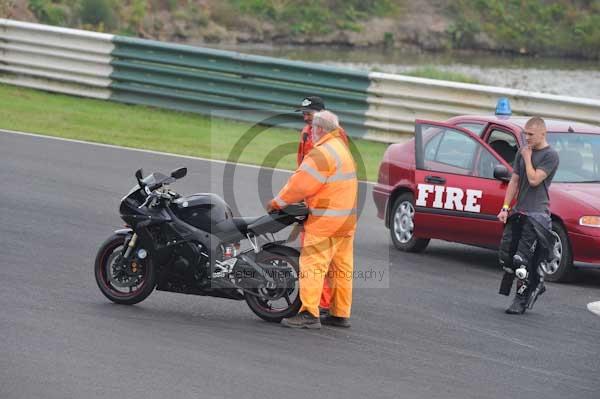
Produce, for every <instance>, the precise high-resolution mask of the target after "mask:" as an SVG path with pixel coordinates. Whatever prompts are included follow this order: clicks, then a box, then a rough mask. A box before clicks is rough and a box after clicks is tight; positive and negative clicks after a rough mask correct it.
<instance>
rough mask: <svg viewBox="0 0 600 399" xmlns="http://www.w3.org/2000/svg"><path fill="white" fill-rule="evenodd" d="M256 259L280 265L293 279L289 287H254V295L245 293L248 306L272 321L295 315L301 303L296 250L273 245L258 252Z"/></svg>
mask: <svg viewBox="0 0 600 399" xmlns="http://www.w3.org/2000/svg"><path fill="white" fill-rule="evenodd" d="M256 261H257V262H258V263H270V264H274V265H275V264H276V265H281V267H282V271H284V272H286V273H287V272H289V273H291V275H292V276H293V279H295V281H294V283H293V284H291V285H290V286H289V287H283V286H279V287H276V288H275V289H272V290H268V289H266V288H261V289H256V290H252V292H253V294H254V295H253V294H250V293H246V294H245V298H246V303H247V304H248V307H250V309H251V310H252V311H253V312H254V314H256V315H257V316H258V317H260V318H261V319H263V320H265V321H268V322H272V323H279V322H280V321H281V320H282V319H284V318H288V317H292V316H294V315H296V314H297V313H298V310H300V306H301V305H302V303H301V301H300V284H299V280H298V276H299V269H300V266H299V263H300V262H299V253H298V251H296V250H294V249H292V248H289V247H285V246H273V247H270V248H268V249H266V250H264V251H263V252H261V253H260V254H258V256H257V259H256ZM282 294H283V295H282ZM277 297H278V298H277ZM286 297H287V298H286ZM269 298H277V299H276V300H273V299H269Z"/></svg>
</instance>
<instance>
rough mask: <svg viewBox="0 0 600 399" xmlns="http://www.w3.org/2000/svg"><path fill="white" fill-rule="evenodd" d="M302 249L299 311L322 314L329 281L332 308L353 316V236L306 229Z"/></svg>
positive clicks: (314, 314) (331, 309)
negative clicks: (320, 312) (309, 232)
mask: <svg viewBox="0 0 600 399" xmlns="http://www.w3.org/2000/svg"><path fill="white" fill-rule="evenodd" d="M303 241H304V242H303V245H302V250H301V252H300V300H301V301H302V307H301V308H300V311H301V312H303V311H307V312H309V313H311V314H312V315H313V316H316V317H319V303H320V302H321V300H322V295H323V290H324V289H323V284H324V281H326V278H327V280H328V282H329V284H330V285H329V287H328V288H329V290H330V292H331V293H330V307H329V312H330V314H332V315H333V316H337V317H350V310H351V307H352V272H353V269H354V256H353V244H354V237H353V236H349V237H319V236H315V235H312V234H308V233H305V234H304V240H303Z"/></svg>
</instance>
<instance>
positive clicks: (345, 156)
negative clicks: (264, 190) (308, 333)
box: [267, 111, 358, 328]
mask: <svg viewBox="0 0 600 399" xmlns="http://www.w3.org/2000/svg"><path fill="white" fill-rule="evenodd" d="M312 138H313V142H314V147H313V149H312V150H311V151H310V153H308V154H307V155H306V156H305V157H304V159H303V161H302V163H301V164H300V167H299V168H298V169H297V170H296V172H295V173H294V174H293V175H292V177H290V179H289V180H288V182H287V183H286V185H285V186H284V187H283V188H282V189H281V191H280V192H279V194H278V195H277V196H276V197H275V198H274V199H273V200H271V201H270V202H269V204H267V210H269V211H270V210H273V209H281V208H284V207H286V206H287V205H288V204H291V203H295V202H299V201H305V202H306V205H307V206H308V208H309V210H310V213H309V216H308V218H307V220H306V222H305V223H304V231H305V236H304V243H303V246H302V250H301V253H300V276H299V277H300V300H301V301H302V307H301V308H300V312H299V313H298V314H297V315H296V316H294V317H290V318H287V319H283V320H282V321H281V324H283V325H284V326H287V327H293V328H321V320H320V318H319V300H320V298H321V292H322V289H323V280H324V278H325V276H326V275H328V276H329V281H330V283H331V291H332V295H331V306H330V310H329V315H328V316H327V317H325V318H323V324H329V325H333V326H337V327H349V326H350V321H349V318H350V310H351V306H352V275H353V269H354V259H353V242H354V232H355V230H356V218H357V215H356V206H357V195H358V180H357V178H356V165H355V163H354V159H353V158H352V154H351V153H350V150H349V149H348V146H347V145H346V144H345V143H344V140H343V139H342V137H341V134H340V130H339V123H338V119H337V117H336V116H335V115H334V114H333V113H331V112H329V111H321V112H317V113H316V114H315V115H314V117H313V122H312Z"/></svg>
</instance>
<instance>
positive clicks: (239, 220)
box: [232, 216, 262, 235]
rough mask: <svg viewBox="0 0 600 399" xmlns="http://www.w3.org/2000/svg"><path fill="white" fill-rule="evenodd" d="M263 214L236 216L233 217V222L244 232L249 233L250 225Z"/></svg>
mask: <svg viewBox="0 0 600 399" xmlns="http://www.w3.org/2000/svg"><path fill="white" fill-rule="evenodd" d="M261 217H262V216H252V217H235V218H232V220H233V224H234V225H235V228H236V229H237V230H238V231H239V232H240V233H242V234H244V235H246V234H247V233H248V226H250V225H251V224H254V223H256V221H258V220H259V219H260V218H261Z"/></svg>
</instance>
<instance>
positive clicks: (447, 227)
mask: <svg viewBox="0 0 600 399" xmlns="http://www.w3.org/2000/svg"><path fill="white" fill-rule="evenodd" d="M528 119H529V118H528V117H514V116H458V117H455V118H452V119H449V120H448V121H446V122H442V123H440V122H431V121H423V120H418V121H416V127H415V137H414V139H411V140H410V141H408V142H405V143H400V144H393V145H391V146H390V147H389V148H388V149H387V151H386V153H385V155H384V157H383V161H382V163H381V166H380V169H379V177H378V183H377V184H376V185H375V187H374V189H373V198H374V200H375V204H376V206H377V213H378V216H379V217H380V218H381V219H383V220H384V221H385V225H386V227H388V228H389V230H390V236H391V239H392V242H393V243H394V245H395V246H396V248H398V249H399V250H402V251H409V252H420V251H423V250H424V249H425V248H426V247H427V244H428V243H429V240H430V239H432V238H434V239H441V240H446V241H452V242H460V243H464V244H471V245H476V246H482V247H488V248H497V247H498V245H499V243H500V238H501V236H502V230H503V226H504V225H503V224H502V223H501V222H500V221H498V219H497V217H496V215H497V214H498V212H499V211H500V208H501V207H502V205H503V200H504V194H505V190H506V188H507V185H508V181H509V180H510V176H511V174H512V167H511V166H512V163H513V160H514V158H515V155H516V154H517V151H518V150H519V147H520V146H521V145H522V144H523V143H524V142H525V140H524V138H523V135H522V132H523V127H524V125H525V122H526V121H527V120H528ZM546 125H547V128H548V136H547V140H548V142H549V143H550V145H552V146H553V147H554V148H555V149H556V150H557V151H558V153H559V157H560V165H559V168H558V171H557V173H556V175H555V177H554V180H553V182H552V186H551V187H550V202H551V204H550V210H551V212H552V228H553V230H554V232H555V233H556V234H557V235H558V238H559V240H557V244H556V246H555V248H554V251H555V255H556V261H555V262H554V263H553V264H552V265H549V266H550V270H551V273H549V274H547V275H546V279H547V280H550V281H565V280H567V279H568V278H569V277H570V275H571V274H572V272H573V270H574V269H575V268H576V267H600V128H599V127H597V126H591V125H587V124H581V123H575V122H567V121H561V120H552V119H546Z"/></svg>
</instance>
